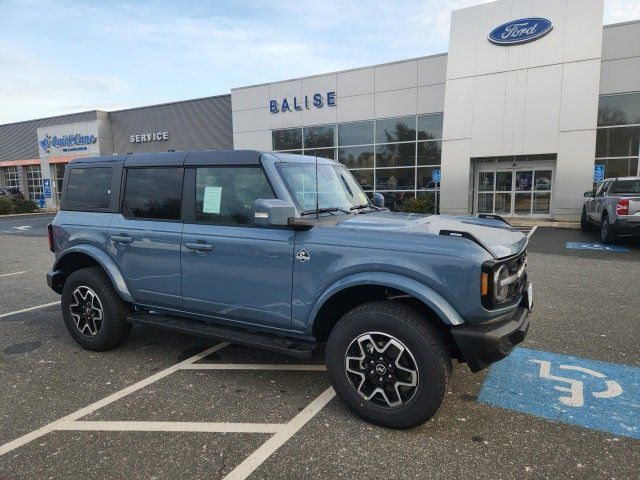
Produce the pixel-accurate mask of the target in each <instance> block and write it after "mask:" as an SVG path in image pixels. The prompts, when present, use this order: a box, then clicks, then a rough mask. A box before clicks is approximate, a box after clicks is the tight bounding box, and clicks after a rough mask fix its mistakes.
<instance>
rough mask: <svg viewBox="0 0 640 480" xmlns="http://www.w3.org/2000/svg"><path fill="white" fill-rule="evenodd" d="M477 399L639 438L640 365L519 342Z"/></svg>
mask: <svg viewBox="0 0 640 480" xmlns="http://www.w3.org/2000/svg"><path fill="white" fill-rule="evenodd" d="M478 402H480V403H486V404H489V405H494V406H497V407H502V408H506V409H509V410H515V411H518V412H523V413H528V414H530V415H535V416H537V417H543V418H546V419H549V420H555V421H560V422H564V423H569V424H573V425H580V426H583V427H586V428H590V429H594V430H601V431H604V432H609V433H612V434H615V435H624V436H628V437H632V438H638V439H640V368H637V367H632V366H629V365H620V364H615V363H606V362H599V361H596V360H589V359H585V358H580V357H573V356H569V355H561V354H556V353H551V352H543V351H538V350H530V349H527V348H516V349H515V350H514V351H513V352H512V353H511V355H509V356H508V357H507V358H506V359H504V360H502V361H500V362H498V363H495V364H494V365H492V366H491V369H490V371H489V375H488V376H487V378H486V380H485V382H484V385H483V386H482V390H481V391H480V395H479V396H478Z"/></svg>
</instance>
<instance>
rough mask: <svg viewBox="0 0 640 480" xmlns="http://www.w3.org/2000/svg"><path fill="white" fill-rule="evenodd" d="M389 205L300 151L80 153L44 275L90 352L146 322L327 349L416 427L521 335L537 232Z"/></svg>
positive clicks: (355, 405)
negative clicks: (467, 374)
mask: <svg viewBox="0 0 640 480" xmlns="http://www.w3.org/2000/svg"><path fill="white" fill-rule="evenodd" d="M380 197H381V196H380V195H379V194H377V195H376V199H375V202H374V203H372V202H370V201H369V199H368V198H367V196H366V195H365V193H364V192H363V191H362V189H361V188H360V185H358V182H357V181H356V180H355V179H354V177H353V176H352V175H351V173H350V172H349V171H348V170H347V169H346V168H345V167H344V166H343V165H341V164H339V163H337V162H334V161H333V160H326V159H317V158H313V157H307V156H301V155H292V154H286V153H269V152H256V151H241V150H238V151H210V152H207V151H204V152H202V151H201V152H169V153H154V154H151V153H150V154H137V153H135V154H132V155H110V156H105V157H93V158H83V159H77V160H74V161H72V162H71V163H70V164H69V165H68V166H67V168H66V170H65V177H64V190H63V192H62V203H61V209H60V212H58V214H57V215H56V218H55V219H54V221H53V223H52V224H51V225H50V226H49V242H50V248H51V250H52V251H53V252H54V253H55V254H56V259H55V262H54V265H53V268H52V270H51V271H50V272H49V273H48V274H47V281H48V283H49V286H50V287H51V288H52V289H53V290H54V291H56V292H58V293H59V294H61V295H62V302H61V304H62V314H63V318H64V321H65V324H66V326H67V328H68V330H69V332H70V334H71V335H72V336H73V338H74V339H75V340H76V342H78V343H79V344H80V345H81V346H83V347H84V348H87V349H90V350H96V351H102V350H108V349H111V348H115V347H116V346H117V345H118V344H120V343H121V342H122V341H124V339H125V338H126V337H127V335H128V334H129V331H130V330H131V326H132V324H136V325H141V326H142V325H145V326H147V325H149V326H156V327H161V328H165V329H169V330H172V331H176V332H183V333H189V334H192V335H197V336H200V337H204V338H208V339H213V340H226V341H229V342H232V343H235V344H239V345H245V346H250V347H257V348H264V349H267V350H271V351H276V352H280V353H285V354H287V355H292V356H294V357H299V358H305V357H309V356H310V355H311V352H312V351H313V350H314V349H315V348H316V347H317V346H318V345H320V344H323V343H326V355H325V359H326V364H327V370H328V374H329V378H330V379H331V381H332V384H333V386H334V388H335V390H336V393H337V394H338V396H339V397H340V398H341V399H342V400H343V401H344V402H345V403H346V404H347V405H348V406H349V407H350V408H351V409H352V410H353V411H354V412H356V413H357V414H358V415H360V416H361V417H363V418H365V419H367V420H369V421H371V422H374V423H377V424H379V425H385V426H389V427H396V428H407V427H413V426H416V425H419V424H420V423H422V422H424V421H425V420H427V419H428V418H430V417H431V416H432V415H434V414H435V412H436V411H437V409H438V407H439V406H440V403H441V402H442V400H443V398H444V396H445V392H446V389H447V385H448V383H449V379H450V377H451V373H452V361H451V360H452V359H457V360H460V361H463V362H466V363H467V365H468V366H469V368H470V369H471V370H472V371H474V372H476V371H478V370H481V369H482V368H485V367H486V366H488V365H489V364H491V363H492V362H495V361H498V360H500V359H502V358H504V357H505V356H507V355H508V354H509V353H510V352H511V351H512V350H513V348H514V346H515V345H516V344H518V343H520V342H522V340H524V338H525V335H526V334H527V330H528V328H529V317H528V314H529V311H530V309H531V305H532V301H533V289H532V286H531V282H530V281H529V280H528V278H527V252H526V248H527V237H525V236H524V235H523V234H522V233H520V232H519V231H518V230H516V229H514V228H512V227H511V226H510V225H509V224H508V223H506V222H505V221H504V220H502V219H501V218H499V217H493V216H487V217H485V218H471V217H450V216H444V215H415V214H402V213H393V212H389V211H388V210H386V209H384V208H382V207H381V201H382V199H381V198H380ZM108 358H110V359H113V357H112V356H111V357H108Z"/></svg>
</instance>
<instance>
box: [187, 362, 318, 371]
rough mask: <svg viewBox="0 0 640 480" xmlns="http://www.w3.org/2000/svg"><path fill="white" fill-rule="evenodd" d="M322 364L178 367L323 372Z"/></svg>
mask: <svg viewBox="0 0 640 480" xmlns="http://www.w3.org/2000/svg"><path fill="white" fill-rule="evenodd" d="M326 369H327V367H325V366H324V365H286V364H277V363H276V364H258V363H241V364H237V363H190V364H189V365H184V366H182V367H180V370H282V371H291V370H297V371H305V372H324V371H325V370H326Z"/></svg>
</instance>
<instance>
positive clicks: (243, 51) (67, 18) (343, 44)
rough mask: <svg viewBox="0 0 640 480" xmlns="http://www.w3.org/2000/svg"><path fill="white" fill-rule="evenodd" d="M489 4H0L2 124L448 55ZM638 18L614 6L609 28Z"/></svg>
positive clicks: (609, 9) (616, 0) (25, 0)
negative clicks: (453, 35)
mask: <svg viewBox="0 0 640 480" xmlns="http://www.w3.org/2000/svg"><path fill="white" fill-rule="evenodd" d="M481 1H482V0H451V1H447V0H419V1H418V0H402V1H390V0H363V1H358V0H346V1H341V0H326V1H325V0H322V1H317V0H316V1H305V0H283V1H277V0H271V1H267V0H265V1H261V2H260V1H241V0H236V1H222V0H221V1H215V0H211V1H192V2H191V1H190V2H163V1H146V0H135V1H133V0H131V1H129V2H120V1H106V0H102V1H99V0H94V1H84V2H82V1H75V2H71V1H64V0H57V1H49V0H22V1H18V0H15V1H14V0H0V124H2V123H8V122H14V121H20V120H27V119H31V118H39V117H46V116H50V115H59V114H63V113H69V112H77V111H84V110H92V109H96V108H98V109H104V110H114V109H119V108H127V107H134V106H140V105H148V104H154V103H162V102H169V101H174V100H183V99H189V98H197V97H204V96H209V95H218V94H224V93H229V91H230V90H231V88H234V87H240V86H245V85H252V84H256V83H265V82H270V81H275V80H283V79H287V78H293V77H300V76H305V75H314V74H318V73H325V72H332V71H336V70H341V69H347V68H354V67H359V66H367V65H372V64H376V63H383V62H390V61H395V60H403V59H407V58H412V57H418V56H422V55H429V54H433V53H442V52H446V51H447V48H448V37H449V24H450V16H451V10H453V9H457V8H461V7H465V6H469V5H475V4H478V3H481ZM638 18H640V1H639V0H605V14H604V23H605V24H608V23H617V22H623V21H627V20H635V19H638Z"/></svg>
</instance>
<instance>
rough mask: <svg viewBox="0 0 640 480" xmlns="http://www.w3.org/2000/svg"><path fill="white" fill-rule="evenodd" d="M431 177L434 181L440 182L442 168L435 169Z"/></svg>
mask: <svg viewBox="0 0 640 480" xmlns="http://www.w3.org/2000/svg"><path fill="white" fill-rule="evenodd" d="M431 178H432V179H433V181H434V182H440V170H434V171H433V173H432V174H431Z"/></svg>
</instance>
